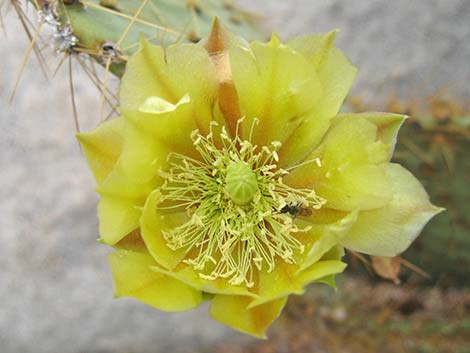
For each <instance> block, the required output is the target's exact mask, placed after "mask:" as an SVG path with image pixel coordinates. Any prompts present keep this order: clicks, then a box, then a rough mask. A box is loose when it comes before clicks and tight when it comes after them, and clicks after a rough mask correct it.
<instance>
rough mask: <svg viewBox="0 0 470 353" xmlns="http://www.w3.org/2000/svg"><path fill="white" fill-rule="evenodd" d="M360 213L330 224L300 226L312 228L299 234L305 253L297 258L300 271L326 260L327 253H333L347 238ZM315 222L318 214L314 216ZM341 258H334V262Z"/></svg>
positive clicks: (350, 214) (301, 224) (346, 215)
mask: <svg viewBox="0 0 470 353" xmlns="http://www.w3.org/2000/svg"><path fill="white" fill-rule="evenodd" d="M357 215H358V212H351V213H349V214H345V215H344V217H342V218H340V219H339V220H337V221H335V222H332V223H329V224H315V223H311V222H309V221H308V220H306V221H305V222H302V223H300V224H299V226H301V227H305V226H306V225H309V226H310V230H309V231H307V232H305V233H299V235H298V239H299V240H300V241H301V242H302V244H304V246H305V251H304V253H303V254H300V255H299V256H298V257H297V259H298V260H297V261H298V266H299V267H300V270H301V271H302V270H305V269H306V268H308V267H310V266H311V265H313V264H314V263H316V262H317V261H319V260H320V259H325V258H324V256H325V254H326V253H328V252H329V251H331V249H333V248H334V247H336V246H337V245H338V244H341V242H342V239H343V238H344V237H345V236H347V234H348V232H349V230H350V229H351V227H352V226H353V224H354V223H355V222H356V220H357ZM311 218H312V220H313V221H315V218H316V214H315V213H314V214H313V215H312V217H311ZM339 258H340V257H337V258H334V260H336V259H339Z"/></svg>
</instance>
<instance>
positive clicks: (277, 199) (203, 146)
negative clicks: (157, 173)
mask: <svg viewBox="0 0 470 353" xmlns="http://www.w3.org/2000/svg"><path fill="white" fill-rule="evenodd" d="M240 122H241V120H240V121H239V123H238V126H239V125H240ZM255 124H256V120H255V121H254V123H253V125H252V128H251V133H250V137H249V139H248V140H242V139H241V138H240V137H239V134H238V128H237V133H236V136H235V137H231V136H229V134H228V133H227V131H226V129H225V128H224V127H222V128H221V129H220V130H221V133H220V134H215V133H214V128H215V127H217V123H215V122H213V123H212V125H211V129H210V133H209V134H208V135H207V136H202V135H201V134H200V133H199V132H198V131H194V132H193V134H192V140H193V145H194V147H195V149H196V150H197V151H198V152H199V154H200V156H201V158H200V160H197V159H194V158H190V157H188V156H185V155H182V154H178V153H172V154H171V155H170V156H169V165H170V168H169V170H167V171H162V172H161V175H162V176H163V177H164V179H165V182H164V184H163V186H162V187H161V189H160V191H161V195H162V196H161V202H160V204H159V207H158V212H165V211H167V212H173V211H182V210H184V211H185V212H186V213H187V216H188V219H187V221H186V222H184V223H183V224H181V225H180V226H178V227H175V228H172V229H171V230H168V231H164V234H163V235H164V238H165V240H166V241H167V246H168V247H169V248H171V249H173V250H177V249H182V248H183V249H185V251H186V255H187V257H186V259H185V260H184V262H185V263H188V264H190V265H192V266H193V267H194V269H195V270H196V271H197V272H198V273H199V276H200V277H201V278H205V279H209V280H215V279H218V278H229V283H230V284H232V285H242V284H243V283H244V284H245V285H246V286H248V287H252V286H253V284H254V280H253V279H254V270H255V269H256V270H258V271H259V270H261V269H263V268H266V269H267V271H268V272H270V271H273V270H274V268H275V263H276V259H277V258H280V259H282V260H283V261H285V262H286V263H289V264H294V263H295V262H296V261H295V256H294V255H295V254H296V253H302V252H303V251H304V246H303V245H302V243H301V242H300V241H299V240H298V239H296V233H298V232H304V231H307V230H308V229H306V228H303V229H300V228H299V227H298V226H297V225H296V224H295V220H294V219H293V217H292V215H289V214H286V213H284V212H281V211H280V210H281V209H282V208H283V207H284V206H285V205H289V204H294V203H295V204H298V205H302V207H305V208H309V209H313V210H315V209H319V208H321V207H322V205H323V204H324V203H325V202H326V201H325V200H324V199H322V198H321V197H319V196H317V195H316V194H315V191H314V190H307V189H294V188H291V187H289V186H288V185H286V184H284V183H283V177H284V176H285V175H286V174H288V171H287V170H285V169H282V168H279V167H278V165H277V163H278V162H279V157H278V154H277V152H276V151H277V150H278V149H279V148H280V146H281V143H280V142H278V141H273V142H272V143H271V145H270V146H263V147H261V148H260V147H258V146H256V145H253V144H252V143H251V135H252V132H253V128H254V125H255ZM215 135H216V136H217V137H219V136H220V140H219V139H217V141H216V140H215V138H214V136H215ZM317 162H318V161H317ZM237 172H240V175H237ZM250 173H252V174H250ZM245 175H247V177H246V178H244V176H245ZM244 179H248V182H245V181H244ZM234 183H243V184H240V185H236V184H234ZM234 190H235V192H234ZM237 190H240V192H241V193H242V194H241V195H237V193H236V191H237ZM240 200H241V201H240Z"/></svg>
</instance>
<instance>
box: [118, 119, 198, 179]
mask: <svg viewBox="0 0 470 353" xmlns="http://www.w3.org/2000/svg"><path fill="white" fill-rule="evenodd" d="M137 114H138V113H137ZM125 117H126V130H125V132H124V136H125V142H124V148H123V151H122V154H121V159H120V166H121V168H122V171H123V173H124V174H125V175H126V177H128V178H129V179H130V182H132V183H136V184H145V183H148V182H151V180H152V179H156V178H157V175H158V171H159V170H160V169H164V167H165V166H166V165H167V157H168V153H169V152H170V148H171V147H170V146H169V145H168V144H165V143H164V142H163V141H161V140H159V139H158V138H156V137H155V135H154V134H152V133H151V130H150V129H148V128H147V129H146V128H145V126H142V125H139V124H136V123H134V121H133V120H132V117H133V115H132V114H127V113H125ZM187 140H188V141H187V142H188V144H189V136H187ZM157 179H158V178H157Z"/></svg>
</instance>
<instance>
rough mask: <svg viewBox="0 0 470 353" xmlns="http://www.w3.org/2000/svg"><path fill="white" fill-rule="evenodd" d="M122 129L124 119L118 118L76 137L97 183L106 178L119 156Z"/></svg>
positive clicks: (121, 143)
mask: <svg viewBox="0 0 470 353" xmlns="http://www.w3.org/2000/svg"><path fill="white" fill-rule="evenodd" d="M123 127H124V119H123V118H122V117H119V118H115V119H112V120H109V121H106V122H104V123H102V124H100V125H99V126H98V127H97V128H96V129H94V130H93V131H91V132H87V133H79V134H77V135H76V136H77V139H78V141H79V142H80V145H81V146H82V148H83V152H84V153H85V157H86V159H87V161H88V164H89V165H90V169H91V171H92V172H93V175H94V177H95V180H96V182H97V183H101V182H102V181H103V180H104V179H105V178H106V177H107V176H108V174H109V173H110V172H111V170H112V169H113V168H114V165H115V164H116V162H117V160H118V158H119V155H120V154H121V150H122V145H123Z"/></svg>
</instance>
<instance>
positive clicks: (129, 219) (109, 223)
mask: <svg viewBox="0 0 470 353" xmlns="http://www.w3.org/2000/svg"><path fill="white" fill-rule="evenodd" d="M119 164H120V162H118V165H117V166H116V167H115V168H114V170H113V171H112V172H111V173H110V174H109V175H108V177H107V178H106V179H105V180H104V181H103V182H102V183H101V185H99V187H98V188H97V189H96V191H97V192H98V193H99V194H100V201H99V204H98V218H99V221H100V222H99V224H100V235H101V240H102V241H103V242H104V243H106V244H108V245H114V244H115V243H116V242H118V241H120V240H121V239H122V238H123V237H124V236H126V235H127V234H128V233H129V232H131V231H133V230H134V229H136V228H137V227H138V226H139V219H140V216H141V214H142V207H143V206H144V203H145V199H146V198H147V195H148V194H149V193H150V192H151V191H152V190H153V189H154V188H155V187H156V185H157V182H156V181H155V180H151V181H149V182H147V183H143V184H136V183H135V182H133V181H132V180H131V179H129V178H128V177H127V176H126V175H125V174H124V172H123V171H122V168H121V166H120V165H119Z"/></svg>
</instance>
